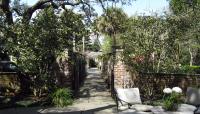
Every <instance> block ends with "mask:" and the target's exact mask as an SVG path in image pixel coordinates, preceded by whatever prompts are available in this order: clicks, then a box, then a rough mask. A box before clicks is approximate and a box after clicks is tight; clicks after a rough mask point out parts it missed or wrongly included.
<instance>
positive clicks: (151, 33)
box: [97, 0, 200, 73]
mask: <svg viewBox="0 0 200 114" xmlns="http://www.w3.org/2000/svg"><path fill="white" fill-rule="evenodd" d="M169 2H170V8H171V11H170V12H168V13H166V15H164V16H156V15H153V16H134V17H127V16H126V15H124V16H122V15H120V19H118V20H117V21H116V20H113V21H112V22H111V23H109V24H108V21H107V20H109V21H110V20H112V18H113V17H117V15H116V16H113V15H111V14H109V12H108V13H107V12H104V15H102V16H101V17H100V18H99V20H102V21H99V22H98V24H97V27H98V28H99V31H100V32H101V33H103V34H104V36H105V38H108V37H107V36H108V35H109V34H108V33H112V32H110V31H105V30H110V29H106V27H107V28H112V27H113V28H115V29H112V30H114V31H117V32H116V33H115V32H114V33H115V34H111V35H110V38H111V40H110V41H109V40H108V39H104V40H105V42H106V43H105V44H104V45H103V46H102V47H103V50H110V49H109V48H111V47H112V46H113V45H114V44H112V43H107V42H108V41H109V42H112V40H113V37H114V38H116V39H117V41H118V42H120V43H116V44H117V45H121V47H123V49H124V51H123V52H124V53H123V55H124V56H123V60H124V61H125V63H126V64H127V65H128V66H129V68H130V69H131V70H137V71H139V72H168V73H172V72H174V73H175V72H176V73H198V72H196V71H198V70H197V69H198V67H197V68H196V67H195V68H193V65H197V66H198V65H199V64H200V62H199V59H198V58H199V54H200V53H199V52H200V51H199V50H200V48H199V47H200V42H199V39H200V38H199V36H200V34H199V33H200V32H199V30H200V29H199V28H200V23H199V22H200V15H199V14H200V13H199V12H200V4H199V0H194V1H193V2H192V3H188V2H187V1H184V0H170V1H169ZM111 9H113V12H119V11H120V12H122V13H118V15H119V14H124V12H123V11H122V10H121V9H118V10H119V11H118V10H117V11H115V8H110V9H109V10H111ZM112 14H115V13H112ZM105 15H106V18H105ZM110 15H111V16H110ZM114 19H115V18H114ZM120 20H124V21H120ZM102 23H103V24H102ZM100 25H101V26H100ZM111 25H112V26H111ZM116 25H117V26H116ZM110 26H111V27H110ZM108 44H109V45H108ZM187 66H189V67H190V68H186V67H187Z"/></svg>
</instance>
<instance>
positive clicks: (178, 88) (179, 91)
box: [172, 87, 182, 93]
mask: <svg viewBox="0 0 200 114" xmlns="http://www.w3.org/2000/svg"><path fill="white" fill-rule="evenodd" d="M172 91H173V92H176V93H182V89H181V88H180V87H173V88H172Z"/></svg>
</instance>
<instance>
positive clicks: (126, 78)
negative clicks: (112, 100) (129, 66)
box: [114, 49, 133, 88]
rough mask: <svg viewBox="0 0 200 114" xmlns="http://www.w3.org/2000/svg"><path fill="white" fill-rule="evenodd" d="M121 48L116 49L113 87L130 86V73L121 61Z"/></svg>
mask: <svg viewBox="0 0 200 114" xmlns="http://www.w3.org/2000/svg"><path fill="white" fill-rule="evenodd" d="M122 52H123V50H122V49H120V50H116V60H115V66H114V76H115V87H119V88H129V87H131V86H132V84H133V83H132V80H131V75H130V73H129V72H128V71H127V70H126V65H125V64H124V62H122V58H121V57H122V56H121V53H122Z"/></svg>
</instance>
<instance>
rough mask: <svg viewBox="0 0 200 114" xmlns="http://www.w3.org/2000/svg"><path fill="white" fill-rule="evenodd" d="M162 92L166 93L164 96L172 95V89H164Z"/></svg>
mask: <svg viewBox="0 0 200 114" xmlns="http://www.w3.org/2000/svg"><path fill="white" fill-rule="evenodd" d="M163 92H164V93H166V94H169V93H172V89H170V88H165V89H164V90H163Z"/></svg>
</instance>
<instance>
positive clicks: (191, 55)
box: [189, 47, 193, 66]
mask: <svg viewBox="0 0 200 114" xmlns="http://www.w3.org/2000/svg"><path fill="white" fill-rule="evenodd" d="M189 53H190V66H192V65H193V54H192V51H191V48H190V47H189Z"/></svg>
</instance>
